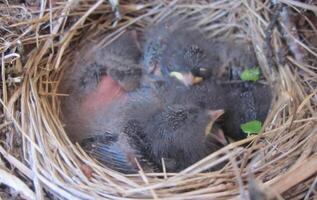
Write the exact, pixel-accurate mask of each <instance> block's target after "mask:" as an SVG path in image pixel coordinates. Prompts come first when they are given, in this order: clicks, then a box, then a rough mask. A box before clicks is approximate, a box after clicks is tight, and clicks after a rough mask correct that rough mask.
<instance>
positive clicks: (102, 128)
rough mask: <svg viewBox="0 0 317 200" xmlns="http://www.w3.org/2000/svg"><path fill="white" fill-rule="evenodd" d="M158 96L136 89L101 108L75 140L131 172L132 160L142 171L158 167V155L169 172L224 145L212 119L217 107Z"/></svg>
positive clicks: (218, 113)
mask: <svg viewBox="0 0 317 200" xmlns="http://www.w3.org/2000/svg"><path fill="white" fill-rule="evenodd" d="M175 92H177V91H175ZM164 97H165V95H164V94H162V93H158V91H157V90H156V89H154V88H152V87H148V88H139V89H138V90H136V91H133V92H130V93H128V94H127V95H126V96H125V98H123V99H121V100H120V101H118V102H117V103H116V104H114V105H112V106H111V108H110V107H109V108H107V109H102V108H101V109H100V110H99V111H98V114H97V115H96V116H95V117H94V118H91V119H90V120H89V126H88V129H86V137H85V138H81V144H82V147H83V149H84V150H85V151H86V152H87V153H88V154H90V155H91V156H92V157H94V158H96V159H97V160H98V161H100V162H101V163H103V164H105V165H106V166H107V167H109V168H111V169H113V170H116V171H120V172H122V173H135V172H137V171H138V165H137V161H138V162H139V163H140V164H141V166H142V168H143V169H144V170H145V171H161V170H162V158H164V160H165V164H166V169H167V170H168V171H169V172H175V171H180V170H182V169H184V168H186V167H188V166H190V165H191V164H193V163H194V162H195V161H198V160H199V159H202V158H203V157H205V156H206V155H208V154H210V153H212V152H213V151H215V150H217V149H219V148H221V147H222V146H224V145H225V144H226V140H225V138H224V136H223V133H222V131H221V129H219V127H218V126H217V125H216V122H215V121H216V120H217V119H218V118H219V116H221V115H222V113H223V111H222V110H213V111H209V110H205V109H202V108H200V107H198V106H195V105H191V104H186V105H183V104H169V103H168V102H167V101H166V100H167V99H164ZM193 143H194V144H195V145H193ZM196 143H197V144H196ZM136 160H137V161H136Z"/></svg>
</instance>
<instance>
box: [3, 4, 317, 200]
mask: <svg viewBox="0 0 317 200" xmlns="http://www.w3.org/2000/svg"><path fill="white" fill-rule="evenodd" d="M170 14H182V15H184V14H188V15H195V16H196V17H197V23H198V24H199V26H200V27H201V30H203V31H206V33H208V35H209V36H210V37H223V38H225V37H228V36H233V37H240V38H242V37H243V38H247V39H248V40H249V41H250V42H252V44H253V46H254V49H255V52H256V55H257V59H258V61H259V65H260V68H261V70H262V72H263V74H264V76H265V78H266V79H267V81H268V82H269V83H270V84H271V85H272V86H274V90H275V94H276V95H275V97H274V99H273V103H272V107H271V110H270V112H269V115H268V117H267V119H266V122H265V123H264V126H263V130H262V132H261V134H259V135H257V136H251V137H248V138H247V139H244V140H241V141H237V142H234V143H231V144H229V145H228V146H226V147H224V148H222V149H221V150H219V151H217V152H214V153H212V154H211V155H209V156H208V157H206V158H204V159H203V160H201V161H199V162H197V163H196V164H194V165H192V166H190V167H189V168H187V169H185V170H184V171H182V172H180V173H145V172H143V171H142V170H140V171H139V173H138V174H134V175H123V174H120V173H117V172H114V171H112V170H109V169H107V168H106V167H104V166H101V165H99V164H98V163H96V162H95V161H94V160H93V159H92V158H90V157H89V156H88V155H87V154H85V152H84V151H83V150H82V149H81V148H80V146H79V145H75V144H72V143H71V142H70V140H69V139H68V138H67V135H66V133H65V131H64V129H63V123H62V122H61V121H60V119H59V113H60V107H59V97H60V96H61V95H63V94H58V92H57V87H58V83H59V81H60V79H61V76H62V75H63V72H64V70H67V59H70V58H71V56H72V55H73V54H74V53H75V52H74V48H72V47H73V46H74V44H76V43H80V42H86V41H88V40H89V39H90V38H93V37H95V36H97V35H101V34H104V35H105V37H104V40H103V41H101V42H100V43H102V44H106V43H107V42H109V41H111V39H113V38H114V37H115V36H116V35H118V34H119V33H121V32H122V31H124V30H125V29H126V28H135V29H137V30H139V31H142V30H144V29H145V28H146V27H147V26H148V25H150V24H153V23H156V22H158V21H160V20H162V19H164V17H166V16H168V15H170ZM316 16H317V5H316V4H315V5H314V3H313V1H308V0H307V1H301V2H300V1H293V0H279V1H260V0H254V1H253V0H219V1H211V2H207V1H204V0H195V1H181V0H179V1H177V0H174V1H169V0H167V1H145V0H142V1H132V0H131V1H130V0H129V1H120V2H117V1H109V2H108V3H107V2H106V1H104V0H87V1H80V0H69V1H64V0H49V1H46V0H42V1H23V3H21V2H20V1H6V0H4V1H0V17H1V18H0V52H1V69H2V71H1V72H2V74H1V78H2V79H1V81H2V90H1V104H2V106H1V112H2V115H1V126H0V127H1V145H0V154H1V166H0V180H1V183H2V186H1V187H0V188H1V196H2V197H4V198H12V199H17V198H21V199H46V198H48V199H171V200H172V199H173V200H176V199H259V198H261V199H314V196H315V198H316V196H317V195H316V184H317V153H316V152H317V134H316V133H317V126H316V120H317V116H316V113H317V96H316V92H317V90H316V85H317V84H316V83H317V70H316V69H317V41H316V37H317V20H316ZM245 144H248V145H245ZM222 161H228V162H227V164H226V165H225V166H224V167H223V169H221V170H219V171H213V172H205V173H203V171H204V170H205V169H208V168H210V167H212V166H215V165H217V164H218V163H220V162H222Z"/></svg>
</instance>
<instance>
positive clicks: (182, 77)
mask: <svg viewBox="0 0 317 200" xmlns="http://www.w3.org/2000/svg"><path fill="white" fill-rule="evenodd" d="M170 76H171V77H175V78H176V79H177V80H179V81H180V82H182V83H183V84H184V85H185V86H186V87H189V86H191V85H195V84H197V83H200V82H201V81H202V80H203V79H202V78H201V77H198V76H194V75H193V74H192V73H190V72H189V73H180V72H175V71H173V72H171V73H170Z"/></svg>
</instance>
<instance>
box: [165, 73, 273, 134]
mask: <svg viewBox="0 0 317 200" xmlns="http://www.w3.org/2000/svg"><path fill="white" fill-rule="evenodd" d="M174 82H175V83H174V84H173V85H174V87H181V86H179V85H180V84H181V83H178V84H177V81H176V80H175V81H174ZM177 85H178V86H177ZM184 88H185V89H184ZM178 90H180V89H178ZM183 90H184V92H178V93H173V94H169V95H166V96H168V98H171V99H173V100H170V101H176V102H182V103H184V104H187V103H191V104H195V105H199V106H201V107H203V108H205V109H212V110H213V109H219V108H221V109H223V110H224V111H225V113H224V115H223V116H222V118H221V121H220V122H219V123H220V124H221V129H222V130H223V131H224V133H225V135H226V136H229V137H230V138H232V139H234V140H240V139H243V138H245V137H246V136H247V135H246V134H245V133H243V132H242V130H241V129H240V125H241V124H243V123H246V122H248V121H251V120H259V121H262V122H263V121H264V120H265V118H266V115H267V113H268V111H269V109H270V105H271V99H272V90H271V88H270V87H269V86H267V85H264V84H260V83H252V84H248V85H247V86H246V84H245V83H243V82H240V83H222V82H221V81H219V80H217V79H216V80H215V79H212V78H210V79H207V80H205V81H203V82H202V83H200V84H197V85H195V86H194V87H190V88H187V87H185V86H183Z"/></svg>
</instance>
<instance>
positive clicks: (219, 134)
mask: <svg viewBox="0 0 317 200" xmlns="http://www.w3.org/2000/svg"><path fill="white" fill-rule="evenodd" d="M224 113H225V111H224V110H223V109H219V110H210V111H208V115H209V116H210V122H209V123H208V124H207V126H206V129H205V135H206V136H208V135H210V134H211V137H212V138H214V139H215V140H216V141H218V142H219V143H220V144H223V145H227V144H228V142H227V139H226V137H225V135H224V133H223V131H222V130H221V129H220V128H217V129H213V125H214V123H215V122H216V121H217V120H218V119H219V117H221V116H222V115H223V114H224Z"/></svg>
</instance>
